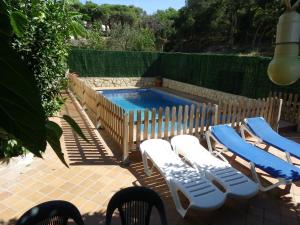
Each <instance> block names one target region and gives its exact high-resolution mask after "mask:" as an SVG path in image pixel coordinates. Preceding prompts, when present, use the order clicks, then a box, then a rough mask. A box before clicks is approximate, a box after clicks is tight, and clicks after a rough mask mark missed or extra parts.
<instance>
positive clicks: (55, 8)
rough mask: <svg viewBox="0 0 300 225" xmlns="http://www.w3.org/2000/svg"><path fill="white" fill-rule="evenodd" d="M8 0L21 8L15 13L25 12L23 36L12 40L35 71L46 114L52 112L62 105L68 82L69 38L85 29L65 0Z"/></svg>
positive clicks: (12, 4)
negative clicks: (78, 22) (81, 28)
mask: <svg viewBox="0 0 300 225" xmlns="http://www.w3.org/2000/svg"><path fill="white" fill-rule="evenodd" d="M9 3H10V7H11V8H12V9H17V10H18V13H19V14H16V15H20V13H22V14H23V15H25V16H26V18H27V19H28V23H27V25H26V26H22V28H23V31H24V32H22V33H23V34H22V36H21V37H20V35H17V36H18V37H16V38H15V40H14V41H13V47H14V49H16V50H17V51H18V52H19V53H20V54H21V55H22V57H24V59H25V60H26V61H27V62H28V65H29V67H30V69H31V70H32V71H33V72H34V75H35V79H36V81H37V85H38V88H39V90H40V95H41V99H42V102H43V108H44V110H45V112H46V115H47V116H51V115H53V114H54V113H55V112H57V111H58V110H59V109H60V107H61V105H62V104H61V103H62V99H61V97H60V92H61V90H63V89H64V88H65V83H66V82H65V80H66V78H65V72H66V70H67V64H66V61H67V57H68V50H69V48H68V44H67V40H69V39H70V36H71V34H72V33H73V32H77V33H78V32H83V31H82V30H80V26H78V24H77V23H76V21H74V20H73V18H74V15H73V14H72V13H71V12H70V11H69V10H68V7H67V5H65V3H64V1H54V0H49V1H36V0H20V1H13V0H10V1H9ZM22 14H21V15H22ZM20 18H21V17H20ZM24 27H26V29H24ZM17 34H18V33H17Z"/></svg>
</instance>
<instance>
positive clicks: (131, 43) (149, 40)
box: [107, 25, 155, 51]
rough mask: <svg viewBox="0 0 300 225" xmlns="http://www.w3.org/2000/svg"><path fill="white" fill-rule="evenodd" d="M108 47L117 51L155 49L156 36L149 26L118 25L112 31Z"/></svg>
mask: <svg viewBox="0 0 300 225" xmlns="http://www.w3.org/2000/svg"><path fill="white" fill-rule="evenodd" d="M107 49H108V50H117V51H153V50H155V37H154V35H153V33H152V32H151V31H150V30H149V29H147V28H135V27H131V26H129V25H117V26H115V27H114V28H112V30H111V32H110V37H109V38H108V40H107Z"/></svg>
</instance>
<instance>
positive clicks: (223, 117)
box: [221, 104, 228, 124]
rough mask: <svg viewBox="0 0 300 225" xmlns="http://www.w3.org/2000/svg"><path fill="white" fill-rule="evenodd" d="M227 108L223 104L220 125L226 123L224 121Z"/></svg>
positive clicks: (226, 105)
mask: <svg viewBox="0 0 300 225" xmlns="http://www.w3.org/2000/svg"><path fill="white" fill-rule="evenodd" d="M227 108H228V104H223V110H222V111H223V112H222V122H221V124H225V123H226V120H227V118H226V117H227V114H228V113H227Z"/></svg>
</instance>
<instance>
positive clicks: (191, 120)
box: [189, 105, 195, 134]
mask: <svg viewBox="0 0 300 225" xmlns="http://www.w3.org/2000/svg"><path fill="white" fill-rule="evenodd" d="M194 115H195V106H194V105H191V108H190V116H189V125H190V126H189V134H193V129H194Z"/></svg>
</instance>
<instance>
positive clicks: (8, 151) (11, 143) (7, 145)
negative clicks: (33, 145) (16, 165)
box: [0, 139, 28, 159]
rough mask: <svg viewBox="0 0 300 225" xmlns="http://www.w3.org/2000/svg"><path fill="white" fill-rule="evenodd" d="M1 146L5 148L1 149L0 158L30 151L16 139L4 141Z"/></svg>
mask: <svg viewBox="0 0 300 225" xmlns="http://www.w3.org/2000/svg"><path fill="white" fill-rule="evenodd" d="M0 147H1V148H3V149H1V150H0V159H1V158H11V157H15V156H19V155H24V154H25V153H26V152H27V151H28V150H27V149H26V148H24V147H23V146H21V145H20V144H19V143H18V142H17V141H16V140H14V139H11V140H8V141H4V142H3V144H1V145H0Z"/></svg>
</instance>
